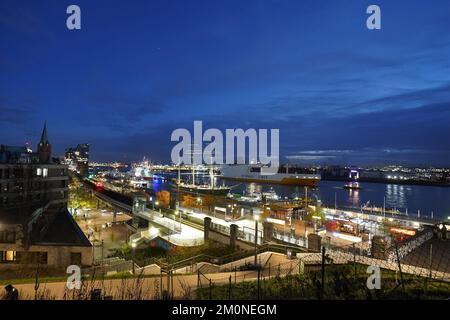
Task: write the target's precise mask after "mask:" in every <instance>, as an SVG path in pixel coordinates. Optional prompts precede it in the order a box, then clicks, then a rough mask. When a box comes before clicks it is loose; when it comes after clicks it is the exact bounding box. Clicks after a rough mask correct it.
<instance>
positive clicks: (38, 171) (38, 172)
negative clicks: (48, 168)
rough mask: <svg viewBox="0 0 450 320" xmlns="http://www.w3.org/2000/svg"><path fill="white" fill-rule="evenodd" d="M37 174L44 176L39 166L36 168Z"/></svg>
mask: <svg viewBox="0 0 450 320" xmlns="http://www.w3.org/2000/svg"><path fill="white" fill-rule="evenodd" d="M36 175H37V176H42V169H41V168H37V169H36Z"/></svg>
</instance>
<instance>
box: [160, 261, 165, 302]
mask: <svg viewBox="0 0 450 320" xmlns="http://www.w3.org/2000/svg"><path fill="white" fill-rule="evenodd" d="M159 271H160V274H159V284H160V287H161V288H160V289H161V290H160V291H161V300H162V298H163V293H164V290H163V281H162V274H163V271H162V268H161V267H159Z"/></svg>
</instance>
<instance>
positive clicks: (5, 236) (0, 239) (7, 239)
mask: <svg viewBox="0 0 450 320" xmlns="http://www.w3.org/2000/svg"><path fill="white" fill-rule="evenodd" d="M15 242H16V233H15V232H14V231H6V230H5V231H0V243H15Z"/></svg>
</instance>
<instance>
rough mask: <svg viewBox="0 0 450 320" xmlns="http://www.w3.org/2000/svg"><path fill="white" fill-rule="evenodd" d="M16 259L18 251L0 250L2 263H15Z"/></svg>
mask: <svg viewBox="0 0 450 320" xmlns="http://www.w3.org/2000/svg"><path fill="white" fill-rule="evenodd" d="M15 261H16V251H11V250H8V251H0V263H13V262H15Z"/></svg>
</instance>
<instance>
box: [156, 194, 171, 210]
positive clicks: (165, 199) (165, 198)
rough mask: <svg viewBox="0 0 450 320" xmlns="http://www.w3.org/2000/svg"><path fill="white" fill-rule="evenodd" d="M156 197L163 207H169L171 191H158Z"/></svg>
mask: <svg viewBox="0 0 450 320" xmlns="http://www.w3.org/2000/svg"><path fill="white" fill-rule="evenodd" d="M156 198H157V199H158V202H159V205H160V206H161V207H162V208H169V205H170V192H169V191H167V190H162V191H160V192H157V193H156Z"/></svg>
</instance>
